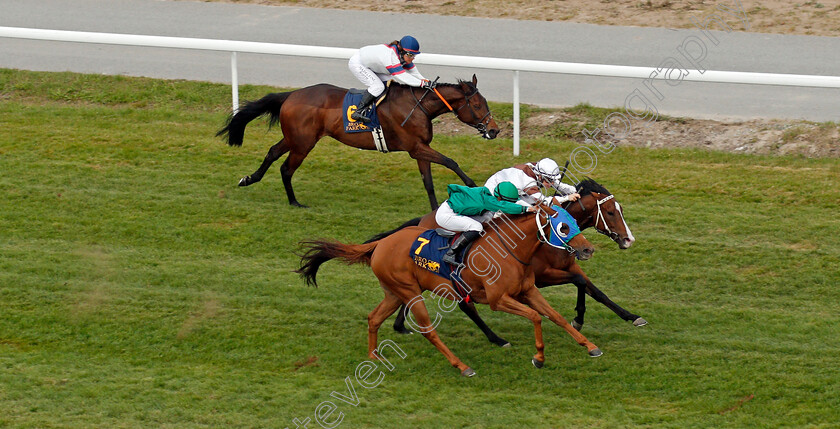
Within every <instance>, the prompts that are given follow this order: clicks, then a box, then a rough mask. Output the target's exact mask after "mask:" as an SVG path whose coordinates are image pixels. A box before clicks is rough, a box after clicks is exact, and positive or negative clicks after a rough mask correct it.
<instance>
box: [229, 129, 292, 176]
mask: <svg viewBox="0 0 840 429" xmlns="http://www.w3.org/2000/svg"><path fill="white" fill-rule="evenodd" d="M288 151H289V147H288V145H286V139H280V141H279V142H277V144H275V145H274V146H272V147H271V149H269V150H268V153H267V154H266V155H265V159H264V160H263V162H262V164H260V168H258V169H257V171H255V172H253V173H252V174H251V175H250V176H245V177H243V178H241V179H239V186H248V185H252V184H254V183H257V182H259V181H260V180H262V178H263V176H265V172H266V171H268V168H269V167H271V164H274V161H277V160H278V159H280V157H281V156H283V154H285V153H286V152H288Z"/></svg>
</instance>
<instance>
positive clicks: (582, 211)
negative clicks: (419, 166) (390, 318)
mask: <svg viewBox="0 0 840 429" xmlns="http://www.w3.org/2000/svg"><path fill="white" fill-rule="evenodd" d="M576 189H577V190H578V193H579V194H580V195H581V198H580V199H579V200H578V201H576V202H569V203H566V204H565V207H564V208H565V209H566V211H568V212H569V214H571V215H572V217H574V218H575V220H577V222H578V226H579V227H580V229H581V231H582V230H584V229H586V228H589V227H594V228H595V230H596V231H598V232H599V233H601V234H604V235H606V236H608V237H610V238H611V239H612V240H613V241H615V242H616V243H617V244H618V247H619V248H620V249H627V248H628V247H630V246H631V245H633V242H634V241H635V238H634V237H633V234H632V233H631V232H630V228H629V227H628V226H627V222H626V221H625V220H624V212H623V210H622V209H621V204H619V203H618V201H616V200H615V197H614V196H613V195H612V194H611V193H610V192H609V191H608V190H607V189H606V188H604V187H603V186H602V185H601V184H599V183H598V182H596V181H595V180H593V179H591V178H589V179H586V180H583V181H581V182H580V183H578V184H577V185H576ZM409 226H421V227H423V228H426V229H431V228H437V227H438V225H437V222H435V212H434V211H433V212H431V213H428V214H426V215H425V216H422V217H419V218H414V219H411V220H409V221H408V222H405V223H404V224H402V225H400V226H399V227H398V228H396V229H393V230H391V231H386V232H383V233H380V234H377V235H375V236H373V237H371V239H370V240H368V242H371V241H375V240H381V239H382V238H384V237H387V236H388V235H390V234H393V233H394V232H396V231H399V230H400V229H402V228H406V227H409ZM531 265H532V268H533V270H534V275H535V278H536V286H537V287H538V288H543V287H546V286H553V285H559V284H565V283H571V284H573V285H575V287H577V290H578V293H577V303H576V306H575V311H576V312H577V314H576V316H575V318H574V319H573V320H572V326H574V327H575V329H578V330H579V329H581V328H582V327H583V321H584V314H585V313H586V300H585V298H586V294H589V295H590V296H591V297H592V298H594V299H595V300H596V301H598V302H600V303H602V304H604V305H605V306H606V307H607V308H609V309H610V310H612V311H613V312H615V314H617V315H618V316H619V317H621V318H622V319H623V320H626V321H629V322H633V325H634V326H644V325H646V324H647V321H646V320H645V319H643V318H641V317H639V316H638V315H636V314H634V313H631V312H630V311H627V310H626V309H624V308H622V307H621V306H619V305H618V304H616V303H615V302H613V301H612V300H611V299H610V298H609V297H608V296H607V295H606V294H605V293H603V292H602V291H601V290H600V289H598V288H597V287H596V286H595V285H594V284H593V283H592V281H591V280H589V277H587V275H586V273H584V272H583V269H581V267H580V265H578V263H577V261H576V260H575V257H574V256H573V255H571V254H570V253H569V252H565V251H562V250H558V249H554V248H552V247H550V246H542V247H540V248H539V249H537V251H536V253H535V254H534V258H533V259H532V260H531ZM458 306H459V308H460V309H461V310H462V311H463V312H464V313H465V314H466V315H467V316H469V317H470V319H471V320H472V321H473V322H475V324H476V325H477V326H478V327H479V328H480V329H481V331H482V332H484V335H486V336H487V339H488V340H490V342H492V343H494V344H496V345H498V346H502V347H505V346H509V345H510V344H509V343H508V342H507V341H506V340H504V339H502V338H501V337H499V336H498V335H496V333H494V332H493V330H492V329H490V328H489V327H488V326H487V324H486V323H484V321H483V320H482V319H481V317H480V316H479V315H478V311H477V310H476V308H475V306H473V305H471V304H470V303H466V302H460V303H459V304H458ZM404 322H405V309H404V308H401V309H400V312H399V313H398V314H397V320H396V321H395V322H394V330H396V331H397V332H401V333H410V332H411V331H409V330H407V329H406V328H405V323H404Z"/></svg>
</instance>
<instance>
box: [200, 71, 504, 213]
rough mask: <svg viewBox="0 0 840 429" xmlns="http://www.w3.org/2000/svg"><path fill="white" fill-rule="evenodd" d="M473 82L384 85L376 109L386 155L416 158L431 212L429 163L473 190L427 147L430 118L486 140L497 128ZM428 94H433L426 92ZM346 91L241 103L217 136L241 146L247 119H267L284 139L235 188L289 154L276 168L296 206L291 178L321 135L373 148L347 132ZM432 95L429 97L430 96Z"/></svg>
mask: <svg viewBox="0 0 840 429" xmlns="http://www.w3.org/2000/svg"><path fill="white" fill-rule="evenodd" d="M477 84H478V79H477V78H476V77H475V75H473V77H472V81H464V80H459V81H458V83H457V84H446V83H441V84H437V86H436V88H434V89H433V90H428V89H420V88H415V87H410V86H404V85H400V84H396V83H394V84H392V85H389V87H388V90H387V96H386V97H385V99H384V101H382V103H381V104H379V106H378V107H377V115H378V116H379V121H380V123H381V125H382V131H383V134H384V137H385V141H386V143H387V150H388V151H392V152H395V151H406V152H408V154H409V156H411V158H413V159H415V160H417V167H418V168H419V169H420V175H421V176H422V179H423V185H424V186H425V187H426V193H428V195H429V203H430V204H431V207H432V210H434V209H436V208H437V207H438V203H437V197H436V196H435V190H434V184H433V182H432V169H431V168H432V167H431V163H435V164H440V165H443V166H444V167H446V168H448V169H450V170H452V171H453V172H455V174H457V175H458V177H459V178H461V180H463V181H464V184H466V185H467V186H471V187H474V186H475V182H474V181H473V180H472V179H470V178H469V176H467V175H466V173H464V171H463V170H461V167H459V166H458V163H457V162H455V161H453V160H452V159H451V158H448V157H446V156H444V155H442V154H441V153H440V152H438V151H436V150H434V149H432V148H431V147H430V146H429V144H430V143H431V141H432V137H433V135H432V119H434V118H436V117H438V116H440V115H442V114H444V113H447V112H449V111H452V112H454V113H455V115H456V116H457V117H458V119H459V120H461V122H463V123H465V124H467V125H469V126H471V127H473V128H475V129H476V130H478V132H479V133H480V134H481V135H482V137H484V138H485V139H488V140H489V139H494V138H496V135H498V133H499V126H498V125H497V124H496V121H495V120H494V119H493V115H492V114H491V113H490V108H489V107H488V106H487V100H485V99H484V97H483V96H482V95H481V93H479V92H478V87H477V86H476V85H477ZM429 91H432V92H429ZM346 93H347V89H344V88H339V87H337V86H333V85H328V84H319V85H314V86H309V87H306V88H302V89H298V90H296V91H291V92H283V93H271V94H268V95H266V96H265V97H263V98H261V99H259V100H256V101H251V102H248V103H246V104H245V105H243V106H242V107H241V108H240V109H239V110H238V111H237V112H236V113H234V114H232V115H231V116H229V117H228V119H227V123H226V124H225V126H224V127H223V128H222V129H221V130H219V131H218V132H217V133H216V135H217V136H222V137H227V144H228V145H230V146H241V145H242V140H243V136H244V132H245V126H246V125H247V124H248V123H249V122H251V121H252V120H254V119H256V118H258V117H260V116H263V115H268V116H269V128H271V127H272V126H274V125H276V124H278V123H279V124H280V128H281V129H282V131H283V138H282V139H281V140H280V141H279V142H277V144H275V145H274V146H272V147H271V149H269V150H268V154H267V155H266V156H265V160H263V162H262V164H261V165H260V167H259V168H258V169H257V170H256V171H255V172H254V173H252V174H251V175H250V176H245V177H243V178H242V179H240V180H239V186H248V185H252V184H254V183H257V182H259V181H260V180H262V178H263V175H265V173H266V171H267V170H268V168H269V167H270V166H271V164H272V163H274V161H277V160H278V159H279V158H280V157H281V156H283V155H284V154H285V153H287V152H288V153H289V156H288V157H287V158H286V160H285V161H283V165H282V166H281V167H280V175H281V176H282V178H283V186H284V187H285V189H286V196H287V197H288V198H289V204H290V205H293V206H298V207H305V206H304V205H302V204H300V203H299V202H298V200H297V198H296V197H295V192H294V190H293V189H292V176H293V175H294V174H295V171H297V169H298V167H300V165H301V163H302V162H303V160H304V158H306V156H307V155H308V154H309V152H310V151H311V150H312V149H313V148H314V147H315V144H316V143H317V142H318V140H320V139H321V138H322V137H324V136H329V137H332V138H334V139H336V140H338V141H340V142H342V143H344V144H346V145H348V146H352V147H355V148H359V149H366V150H376V149H377V148H376V145H375V144H374V142H373V137H372V136H371V133H368V132H362V133H346V132H345V131H344V124H343V118H344V116H345V115H349V114H350V113H351V112H344V111H343V107H342V103H343V100H344V95H345V94H346ZM430 94H431V96H430Z"/></svg>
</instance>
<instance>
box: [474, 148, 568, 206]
mask: <svg viewBox="0 0 840 429" xmlns="http://www.w3.org/2000/svg"><path fill="white" fill-rule="evenodd" d="M529 173H530V174H529ZM501 182H511V183H513V185H514V186H516V189H517V190H518V191H519V195H520V198H521V201H522V202H523V203H525V204H528V205H534V204H540V203H542V204H545V205H548V206H550V205H552V204H562V203H565V202H566V201H576V200H577V199H578V198H580V195H578V193H577V191H576V190H575V187H574V186H572V185H567V184H565V183H563V182H561V181H560V167H559V166H558V165H557V163H556V162H554V160H553V159H551V158H543V159H541V160H540V161H539V162H537V163H536V164H533V163H530V162H529V163H526V164H519V165H517V166H515V167H510V168H505V169H504V170H499V171H498V172H496V173H495V174H493V175H492V176H490V178H488V179H487V181H486V182H484V187H486V188H487V189H490V190H493V189H495V188H496V185H498V184H499V183H501ZM540 186H544V187H545V188H547V189H551V188H554V189H555V190H557V191H558V192H559V193H561V194H563V196H554V197H551V196H545V195H543V194H542V193H541V192H540Z"/></svg>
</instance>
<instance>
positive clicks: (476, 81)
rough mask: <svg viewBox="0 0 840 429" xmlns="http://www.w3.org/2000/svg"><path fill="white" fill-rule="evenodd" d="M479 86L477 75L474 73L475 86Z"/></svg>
mask: <svg viewBox="0 0 840 429" xmlns="http://www.w3.org/2000/svg"><path fill="white" fill-rule="evenodd" d="M476 85H478V78H477V77H475V73H473V86H476Z"/></svg>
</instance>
